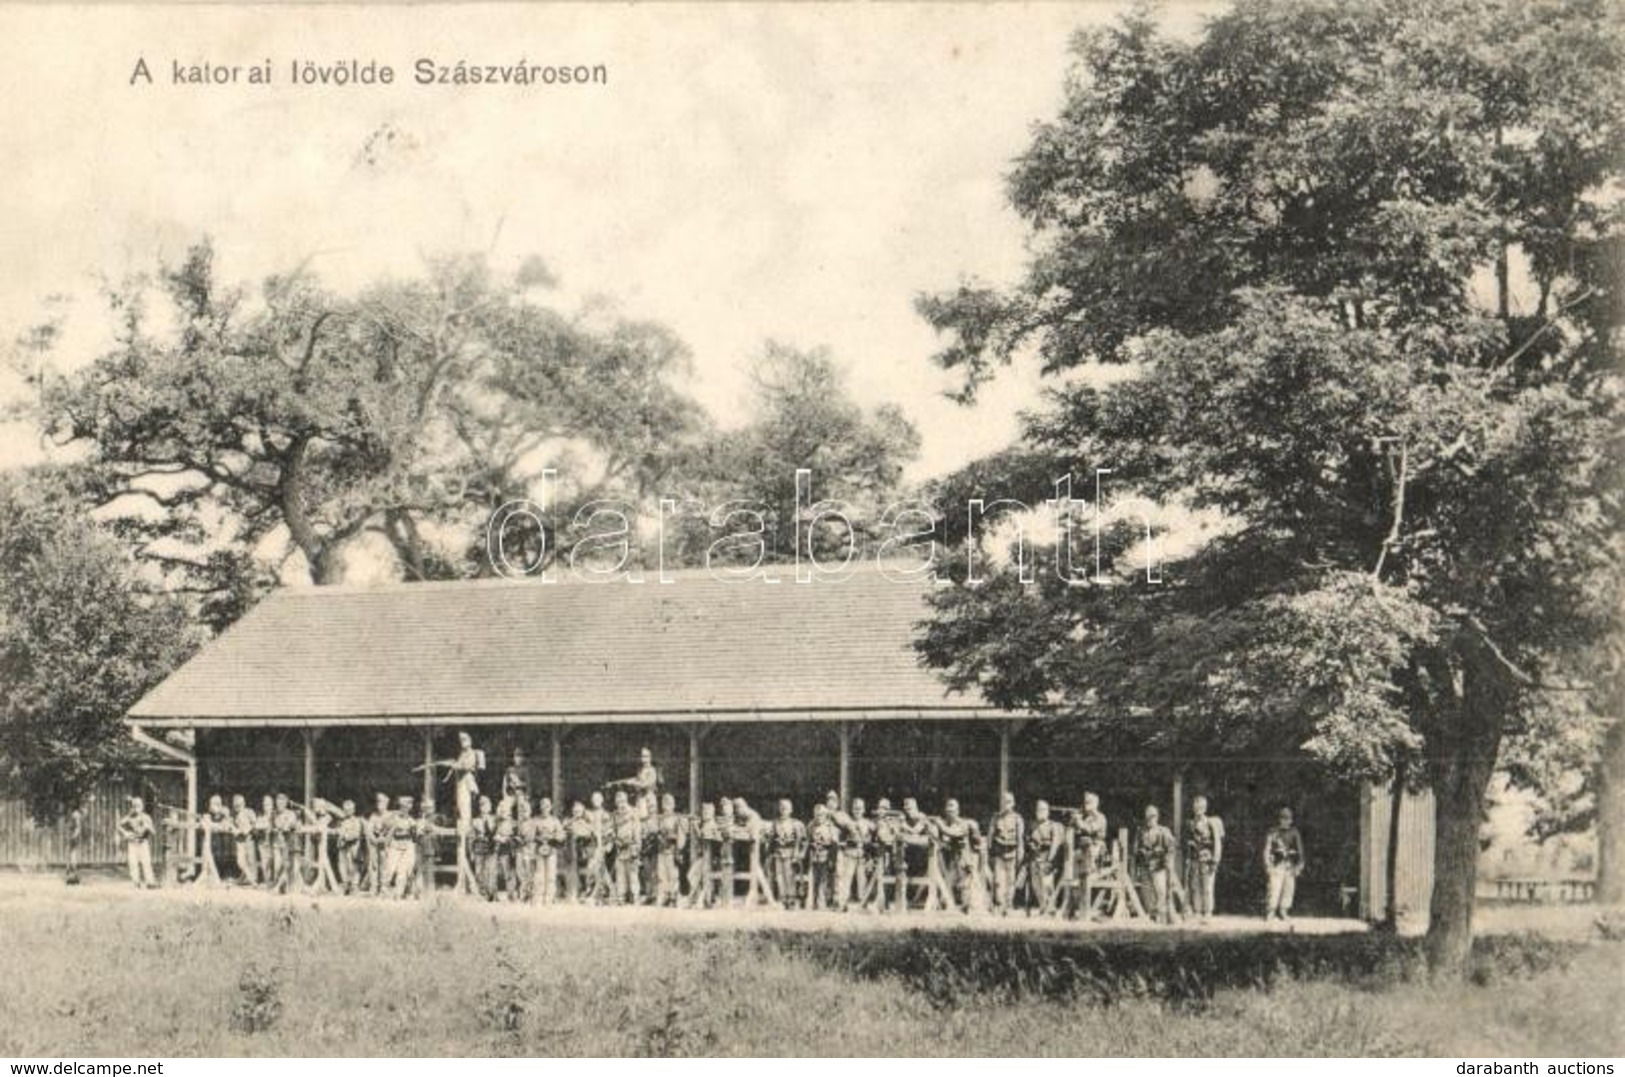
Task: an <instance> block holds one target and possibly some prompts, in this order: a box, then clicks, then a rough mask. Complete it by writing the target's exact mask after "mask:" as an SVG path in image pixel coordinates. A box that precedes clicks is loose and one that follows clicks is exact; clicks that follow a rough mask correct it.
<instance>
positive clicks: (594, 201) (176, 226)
mask: <svg viewBox="0 0 1625 1077" xmlns="http://www.w3.org/2000/svg"><path fill="white" fill-rule="evenodd" d="M1121 10H1122V8H1121V7H1120V6H1118V5H1110V4H1103V3H1087V4H1062V3H1052V4H1026V5H1024V4H1005V5H999V6H971V5H940V6H939V5H924V4H917V5H908V6H897V7H885V8H879V7H873V6H868V5H855V4H854V5H844V6H835V7H813V6H801V5H789V4H776V5H764V6H750V7H745V6H728V7H724V6H720V5H719V6H705V7H700V6H686V5H652V6H638V7H628V6H616V7H610V6H602V5H600V6H592V7H590V8H589V7H571V6H553V7H540V8H536V7H526V8H506V7H496V6H489V7H488V6H476V5H447V6H434V7H426V6H415V7H389V8H382V9H370V10H360V9H349V8H334V7H322V6H317V7H311V6H294V7H288V8H282V9H280V10H266V9H248V10H242V9H228V8H224V7H197V6H180V7H173V8H167V9H162V10H153V9H150V8H141V9H136V8H117V7H95V8H80V9H75V8H62V9H58V8H45V7H19V6H12V7H6V8H3V9H0V160H3V161H5V163H6V170H7V175H6V182H5V190H6V195H7V197H6V206H5V212H4V213H3V214H0V236H3V244H4V247H3V249H4V257H3V258H0V332H3V333H4V336H5V338H7V339H9V338H11V337H13V336H14V335H15V334H16V332H17V331H18V330H19V329H21V328H22V327H24V326H26V325H28V324H30V323H31V322H33V321H35V320H37V318H38V311H39V310H40V309H41V301H42V299H43V298H44V297H45V296H47V295H50V294H53V293H62V294H66V295H68V296H70V297H71V299H72V302H71V303H70V305H69V309H70V311H71V319H72V320H71V323H70V326H71V329H72V332H71V333H70V336H69V347H68V348H66V349H65V355H64V359H67V360H70V361H71V359H72V358H73V357H75V356H79V357H82V356H85V355H88V354H90V353H91V352H92V351H93V350H94V347H95V344H96V340H97V338H96V335H95V332H96V331H97V329H98V327H100V326H101V325H102V324H103V322H102V320H101V314H100V311H99V308H98V305H97V301H96V295H95V289H96V279H97V277H98V275H104V276H107V277H112V278H117V277H119V276H121V275H123V274H125V273H128V272H131V271H136V270H145V269H150V268H151V267H152V266H153V264H154V261H155V259H156V258H159V257H164V258H170V259H173V258H176V257H178V256H179V255H180V254H181V253H182V252H183V251H184V249H185V247H186V246H187V245H188V244H189V243H191V242H193V241H195V240H196V239H197V238H198V237H200V236H202V235H204V234H208V235H210V236H212V237H213V239H214V241H215V244H216V248H217V252H218V264H219V267H220V270H221V271H222V273H224V274H225V275H226V276H227V277H230V278H238V279H250V280H251V279H255V278H258V277H260V276H262V275H264V274H266V273H269V272H273V271H276V270H278V269H284V268H287V267H289V266H291V265H294V264H296V263H298V262H301V261H303V260H305V259H306V258H310V259H311V265H312V267H313V268H314V269H315V270H316V271H317V272H318V273H319V274H320V275H321V276H322V277H323V278H324V280H326V281H327V282H329V283H330V284H332V285H334V286H337V287H341V288H342V287H349V286H353V285H358V284H361V283H364V282H366V281H368V280H370V279H372V278H374V277H376V276H378V275H381V274H386V273H403V274H405V273H411V272H412V271H414V269H415V268H416V267H417V266H418V265H420V264H421V256H422V254H424V253H432V252H438V251H446V250H458V249H469V248H474V249H490V250H491V251H493V255H494V259H495V260H496V261H497V262H498V263H499V264H500V265H515V264H517V263H518V262H519V261H520V260H521V259H523V258H524V257H526V256H528V255H532V254H539V255H541V256H542V257H544V258H545V259H546V260H547V261H548V262H549V263H550V264H551V266H552V267H553V268H554V270H555V272H556V273H557V274H558V275H559V277H560V278H561V281H562V284H563V286H564V289H565V296H566V299H567V300H568V301H569V302H575V301H577V300H579V299H580V298H582V297H584V296H588V295H594V294H602V295H607V296H609V297H611V298H613V299H614V300H615V301H616V302H617V303H618V305H619V306H620V307H621V308H622V309H623V310H624V312H625V313H627V314H629V315H634V316H639V317H649V318H654V319H656V320H659V321H662V322H665V323H667V324H669V325H671V326H673V327H674V328H675V329H676V330H677V331H678V332H679V333H680V334H681V335H682V337H683V338H684V339H685V340H687V342H688V343H689V344H690V346H691V347H692V348H693V350H694V353H695V366H696V370H695V374H694V378H693V381H692V383H691V385H690V386H689V388H690V390H691V391H692V392H693V393H695V395H697V396H698V397H699V398H700V399H701V400H702V401H703V402H704V403H705V404H706V405H707V406H708V407H709V408H710V409H712V411H713V412H714V413H715V414H716V415H717V416H718V417H719V418H720V419H722V420H723V421H724V422H728V421H731V420H735V419H737V418H738V417H739V415H740V412H741V404H742V400H743V395H744V378H743V372H744V370H745V368H746V366H747V364H748V361H749V359H750V358H751V356H752V355H754V354H755V353H756V352H757V351H758V350H759V349H760V347H761V345H762V343H763V341H765V340H766V339H768V338H775V339H779V340H783V341H786V342H789V343H792V344H796V345H800V346H806V347H811V346H817V345H827V346H828V347H830V348H831V349H832V350H833V351H834V353H835V354H836V355H837V356H838V357H839V358H840V359H841V360H842V361H843V362H844V363H845V364H846V365H847V366H848V367H849V368H850V370H851V378H852V385H853V389H854V392H855V394H856V395H857V396H858V397H859V398H860V399H861V400H863V401H865V402H867V403H880V402H882V401H892V402H895V403H897V404H899V405H901V406H902V407H903V409H904V410H905V411H906V412H907V413H908V414H909V415H910V417H911V418H912V419H913V420H914V421H915V422H916V423H917V424H918V426H919V428H920V431H921V434H922V437H923V440H924V448H923V452H922V458H921V460H920V463H919V465H918V466H917V467H916V468H915V469H914V476H915V477H924V476H927V475H931V474H936V473H939V472H941V471H943V470H946V469H948V468H952V467H954V466H957V465H959V464H961V463H963V462H965V461H967V460H969V459H971V458H973V457H974V456H976V455H979V454H980V453H983V452H985V451H987V450H991V449H994V448H997V447H999V446H1001V445H1003V444H1005V443H1006V442H1007V441H1008V440H1009V438H1010V436H1011V434H1012V432H1013V429H1014V427H1013V421H1012V420H1013V416H1014V414H1015V411H1016V410H1017V409H1018V408H1019V407H1021V406H1024V405H1026V404H1028V403H1030V402H1031V401H1032V399H1033V393H1034V386H1035V383H1036V379H1035V378H1034V377H1033V375H1032V372H1031V371H1016V372H1014V373H1013V374H1010V375H1007V376H1006V377H1004V378H1003V379H1001V381H1000V382H999V383H998V384H997V385H995V386H994V387H993V388H992V389H991V390H990V391H988V392H987V393H986V394H985V399H984V400H983V402H982V403H981V404H980V405H979V406H977V407H976V408H975V409H973V410H970V411H968V412H967V411H966V410H965V409H962V408H960V407H958V406H957V405H953V404H951V403H949V402H947V401H946V400H944V399H943V398H942V397H941V391H942V390H943V388H945V387H946V386H948V385H949V384H950V378H949V376H948V375H946V374H944V373H942V372H940V371H938V370H936V369H935V368H934V367H933V366H932V365H931V363H930V361H929V357H930V355H931V353H932V350H933V348H934V346H935V341H934V337H933V334H932V333H931V332H930V330H929V329H928V328H927V327H926V326H925V324H924V323H923V322H922V321H920V319H919V318H918V317H917V316H916V315H915V314H914V312H913V310H912V306H911V302H912V299H913V297H914V295H915V294H916V293H918V292H920V291H922V290H932V289H938V288H945V287H949V286H951V285H953V284H954V283H955V282H956V281H957V279H958V278H959V277H960V276H961V275H962V274H970V275H975V276H980V277H984V278H988V279H991V280H994V281H1008V280H1011V279H1013V278H1014V277H1015V276H1016V274H1018V273H1019V271H1020V268H1021V265H1022V262H1023V233H1022V229H1021V226H1020V222H1019V221H1018V220H1017V219H1016V218H1015V216H1014V214H1013V213H1011V212H1010V210H1009V209H1008V208H1007V206H1006V205H1005V202H1004V196H1003V175H1004V173H1005V172H1006V170H1007V169H1008V167H1009V163H1010V160H1011V158H1012V157H1013V156H1014V155H1015V154H1017V153H1018V152H1019V151H1020V150H1021V149H1022V147H1023V146H1024V144H1025V142H1026V138H1027V132H1028V128H1029V125H1030V124H1031V123H1032V122H1034V121H1036V120H1038V119H1041V118H1045V117H1048V116H1050V115H1051V114H1053V112H1054V110H1055V107H1056V105H1057V104H1058V102H1059V100H1060V92H1061V85H1062V75H1063V72H1064V70H1065V66H1066V41H1067V37H1068V35H1069V33H1070V32H1071V31H1072V30H1073V29H1075V28H1077V27H1079V26H1082V25H1086V24H1099V23H1102V22H1105V21H1108V20H1110V19H1112V18H1114V17H1115V16H1116V14H1117V13H1118V12H1119V11H1121ZM1202 10H1207V9H1199V8H1196V7H1184V6H1180V7H1173V8H1170V9H1168V11H1167V13H1166V17H1167V18H1168V19H1169V20H1170V22H1171V24H1173V26H1174V27H1175V28H1176V29H1179V30H1187V29H1189V28H1190V27H1192V26H1194V25H1195V24H1196V22H1197V20H1198V17H1199V12H1200V11H1202ZM420 57H423V58H432V59H435V60H438V61H440V62H442V63H454V62H455V61H456V60H458V59H466V60H468V61H471V62H475V63H481V64H486V63H490V64H514V63H517V62H519V61H521V60H524V61H527V62H529V63H534V64H570V65H574V64H589V65H596V64H605V65H607V67H608V71H609V82H608V85H607V86H587V87H552V88H548V87H535V88H531V89H523V88H515V87H484V86H482V87H467V88H456V87H450V86H431V87H424V86H419V85H417V84H415V83H414V82H412V81H411V70H412V66H413V64H414V62H415V61H416V60H417V59H418V58H420ZM140 58H145V60H146V62H147V64H148V66H149V67H150V69H151V71H152V73H153V75H154V78H155V80H156V82H155V84H153V85H146V84H145V83H140V82H138V83H137V84H136V85H134V86H132V85H130V78H131V74H132V71H133V70H134V68H135V64H136V61H137V60H138V59H140ZM350 58H355V59H358V60H360V61H362V62H366V61H368V60H376V61H378V62H380V63H388V64H390V65H392V66H393V67H394V69H395V72H396V82H395V84H394V85H393V86H390V87H376V86H374V87H355V86H351V87H338V88H312V87H304V86H301V87H297V88H295V87H292V86H291V85H290V82H289V65H290V64H291V63H292V62H293V61H294V60H313V61H318V62H323V63H331V62H333V61H338V60H347V59H350ZM267 59H269V60H270V61H271V63H272V69H273V79H274V83H273V85H271V86H268V87H265V86H251V85H246V84H242V85H236V86H211V87H188V86H175V85H172V84H171V83H170V78H171V75H170V71H171V64H172V62H173V61H175V60H179V61H181V62H182V63H183V64H191V63H196V62H200V61H209V62H212V63H217V64H226V65H241V66H243V67H244V68H245V70H244V72H243V73H242V74H241V75H240V78H242V79H246V77H247V75H246V67H247V65H251V64H257V63H261V62H263V61H265V60H267ZM384 129H388V130H390V131H393V132H394V133H395V136H396V137H395V138H394V139H393V140H389V143H388V144H389V146H390V147H391V148H390V149H389V150H388V151H387V152H385V153H384V154H382V155H381V156H378V157H377V158H376V159H375V160H374V161H372V162H369V161H368V160H367V159H366V157H365V156H364V155H363V153H362V149H363V147H364V146H365V145H366V143H367V140H368V137H369V136H370V135H372V134H373V133H375V132H378V131H380V130H384ZM37 452H38V449H37V446H35V444H34V438H33V437H32V435H31V434H29V433H27V432H25V431H21V430H18V429H11V430H9V431H4V432H0V463H8V462H17V461H21V460H24V459H29V458H31V457H33V456H35V455H37Z"/></svg>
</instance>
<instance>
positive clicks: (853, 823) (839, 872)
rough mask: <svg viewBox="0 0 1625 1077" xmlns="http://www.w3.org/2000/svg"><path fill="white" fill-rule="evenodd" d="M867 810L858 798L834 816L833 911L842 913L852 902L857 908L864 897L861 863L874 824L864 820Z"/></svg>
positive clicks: (864, 881)
mask: <svg viewBox="0 0 1625 1077" xmlns="http://www.w3.org/2000/svg"><path fill="white" fill-rule="evenodd" d="M867 808H868V805H866V804H865V803H864V802H863V798H862V797H857V798H855V799H854V800H853V801H852V810H851V811H850V812H837V813H836V814H835V816H834V819H835V827H836V829H837V830H839V831H840V851H839V852H838V853H837V854H836V860H835V908H836V909H837V910H839V911H841V912H845V911H846V910H847V908H848V907H849V906H850V905H851V904H852V903H853V901H854V900H855V901H856V902H857V904H858V906H859V907H860V908H861V907H862V906H863V904H864V901H865V899H866V898H867V897H868V882H867V880H866V879H865V878H864V870H863V868H864V860H865V859H866V857H867V854H868V851H869V843H870V840H871V839H872V838H873V837H874V832H875V824H874V822H873V821H872V820H870V819H868V818H865V812H866V810H867Z"/></svg>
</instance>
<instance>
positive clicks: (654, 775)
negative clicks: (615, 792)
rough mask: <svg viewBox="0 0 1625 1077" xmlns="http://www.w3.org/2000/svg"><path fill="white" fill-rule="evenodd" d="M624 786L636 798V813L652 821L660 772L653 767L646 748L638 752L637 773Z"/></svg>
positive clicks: (658, 793) (653, 764)
mask: <svg viewBox="0 0 1625 1077" xmlns="http://www.w3.org/2000/svg"><path fill="white" fill-rule="evenodd" d="M624 784H626V785H628V786H630V787H631V788H632V795H633V796H634V797H636V798H637V805H636V806H637V809H638V813H639V814H640V815H642V816H643V817H644V818H649V819H652V818H653V817H654V815H655V812H656V809H657V806H658V803H659V801H658V799H657V798H658V797H659V795H660V771H659V769H658V768H656V766H655V756H654V753H653V752H651V751H650V750H649V749H647V748H644V749H642V750H641V751H639V752H638V772H637V774H636V775H635V776H634V777H632V778H629V779H627V780H626V781H625V782H624Z"/></svg>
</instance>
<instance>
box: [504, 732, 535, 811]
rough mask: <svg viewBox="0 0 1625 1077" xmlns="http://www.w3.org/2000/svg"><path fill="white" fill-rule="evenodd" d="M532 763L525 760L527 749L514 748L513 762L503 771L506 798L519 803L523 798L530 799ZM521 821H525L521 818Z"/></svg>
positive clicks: (524, 799)
mask: <svg viewBox="0 0 1625 1077" xmlns="http://www.w3.org/2000/svg"><path fill="white" fill-rule="evenodd" d="M531 784H532V783H531V774H530V764H529V763H527V762H525V749H523V748H515V749H514V750H513V762H512V763H511V764H509V766H508V769H507V770H505V771H503V772H502V796H503V799H505V800H512V801H514V803H515V804H516V805H517V804H518V802H519V801H521V800H523V801H526V802H527V803H528V802H529V800H530V787H531ZM519 822H524V820H523V819H520V820H519Z"/></svg>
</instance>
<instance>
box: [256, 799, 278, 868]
mask: <svg viewBox="0 0 1625 1077" xmlns="http://www.w3.org/2000/svg"><path fill="white" fill-rule="evenodd" d="M275 823H276V801H275V800H274V799H273V798H271V797H269V796H266V797H262V798H260V810H259V813H258V814H257V815H255V816H254V859H255V860H256V861H257V862H258V864H259V871H260V882H261V883H262V884H263V885H264V886H265V888H266V889H267V890H274V889H276V864H275V860H276V852H275V850H274V848H273V846H274V845H275V839H274V838H273V837H272V831H273V829H274V824H275Z"/></svg>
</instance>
